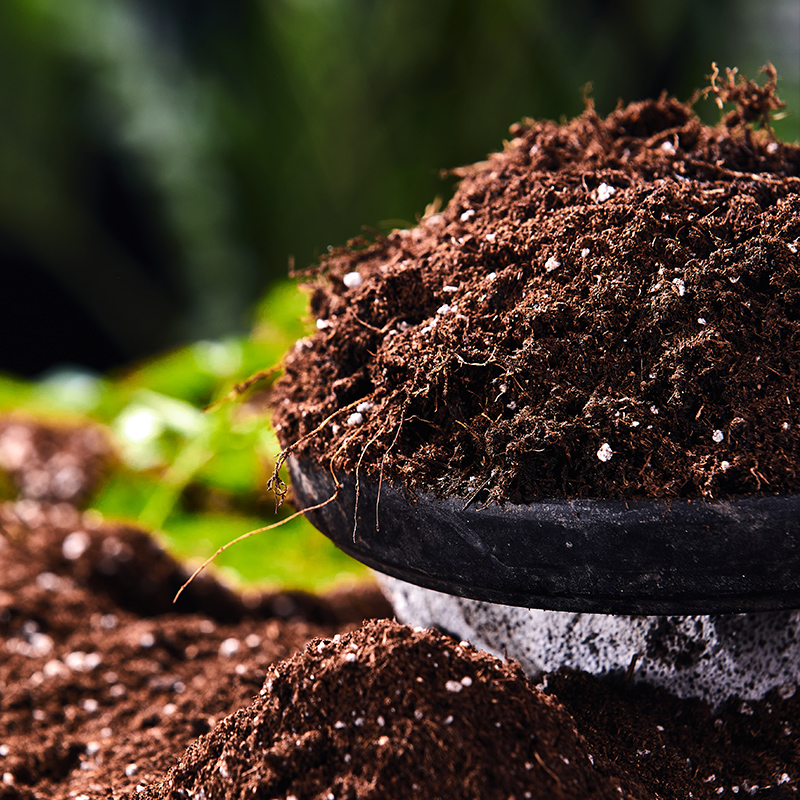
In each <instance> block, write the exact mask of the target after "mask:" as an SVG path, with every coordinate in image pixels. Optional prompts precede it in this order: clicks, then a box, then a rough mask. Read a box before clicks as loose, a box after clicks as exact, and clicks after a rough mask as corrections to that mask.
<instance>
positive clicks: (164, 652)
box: [0, 421, 800, 800]
mask: <svg viewBox="0 0 800 800" xmlns="http://www.w3.org/2000/svg"><path fill="white" fill-rule="evenodd" d="M20 424H21V425H23V426H24V427H25V428H26V430H27V432H28V433H27V434H23V433H21V432H20V431H19V430H14V429H13V426H15V425H20ZM9 430H12V431H13V432H12V433H11V434H9ZM0 431H3V432H4V433H0V456H3V455H4V456H6V457H8V454H9V452H10V451H12V450H14V448H16V447H18V442H19V441H20V440H22V439H26V440H28V441H30V442H32V443H33V445H32V447H33V450H32V451H31V452H30V453H29V459H28V462H27V463H29V464H30V466H31V469H42V464H45V465H46V464H48V463H50V459H52V458H53V457H55V456H57V455H58V453H62V454H66V455H67V456H69V458H68V459H67V460H68V461H69V460H74V465H75V466H76V467H77V468H78V471H79V472H80V474H81V475H83V476H84V480H83V483H81V486H80V487H79V488H80V491H79V492H76V493H75V494H74V495H73V496H74V497H83V498H87V497H89V496H90V494H91V489H90V485H91V484H90V481H91V477H90V476H91V475H93V474H95V473H94V472H93V471H92V470H90V469H88V468H86V467H84V466H82V461H81V458H84V457H86V458H88V459H89V460H90V461H91V458H93V457H92V456H87V455H86V452H85V450H83V449H81V447H79V446H78V445H77V444H76V443H78V442H82V441H84V439H83V437H81V436H79V435H78V434H77V431H75V432H72V433H70V432H67V431H65V430H64V429H50V428H43V427H41V426H37V425H34V424H33V423H28V422H26V423H20V422H19V421H12V422H10V423H2V422H0ZM95 433H96V432H95ZM93 435H94V434H93ZM54 442H59V443H60V445H59V447H58V448H57V447H55V445H54V444H53V443H54ZM80 454H82V455H80ZM62 458H63V456H62ZM56 463H57V464H58V463H61V459H59V460H57V462H56ZM92 463H95V466H97V467H99V468H100V472H102V467H103V463H102V460H101V461H100V462H92ZM46 469H49V468H46ZM18 470H19V472H18V479H19V480H18V485H20V486H26V485H29V483H27V479H26V477H25V475H24V473H25V472H26V467H25V464H24V463H21V464H20V465H19V468H18ZM185 577H186V570H185V569H184V568H183V567H182V566H181V565H179V564H177V563H176V562H175V561H174V560H173V559H172V558H171V557H170V556H168V555H167V554H166V553H164V551H163V550H161V549H160V548H159V547H158V545H157V544H156V543H155V541H154V539H153V538H152V537H151V536H149V535H148V534H147V533H146V532H144V531H142V530H139V529H135V528H132V527H129V526H125V525H120V524H114V523H112V522H106V521H103V520H101V519H100V518H98V517H97V515H94V514H92V513H90V512H85V511H82V510H81V508H80V507H79V506H77V505H75V504H73V503H72V502H64V501H58V502H53V501H52V500H33V499H31V498H30V497H18V498H17V499H16V500H13V501H8V502H5V503H3V504H0V798H2V800H68V798H69V799H70V800H78V799H79V798H80V800H99V799H100V798H104V799H105V800H110V799H111V798H123V797H124V798H130V799H131V800H132V799H133V798H145V799H146V800H178V798H181V799H182V800H186V799H187V798H203V797H205V798H206V800H229V799H232V798H254V797H270V798H272V797H277V798H290V797H292V796H294V797H296V798H298V800H305V799H306V798H326V799H327V798H330V797H334V798H348V797H350V798H354V797H375V798H378V797H381V798H383V797H409V796H414V797H419V798H435V797H465V798H472V797H474V798H478V797H480V798H489V799H490V800H491V799H493V798H502V800H507V798H508V797H515V798H517V799H518V800H521V799H522V798H528V797H530V798H585V797H598V798H631V800H638V799H639V798H642V799H645V798H646V799H647V800H651V799H654V798H656V797H660V798H675V799H676V800H677V798H686V797H695V798H702V799H704V800H710V799H711V798H717V797H718V796H720V795H721V794H722V795H723V796H730V795H732V794H733V795H737V796H742V797H750V796H752V797H763V798H789V797H794V796H796V791H797V787H798V785H800V744H798V742H799V741H800V740H799V739H798V736H797V731H798V730H800V693H795V694H790V693H789V692H781V691H775V692H772V693H771V694H770V695H768V696H767V697H766V698H765V699H764V700H763V701H761V702H758V703H741V702H738V701H736V702H731V703H729V704H728V705H726V706H725V707H723V708H720V709H718V710H717V711H715V712H712V710H711V709H710V708H709V707H708V706H706V705H704V704H703V703H701V702H699V701H684V700H679V699H677V698H675V697H673V696H671V695H669V694H666V693H665V692H662V691H657V690H655V689H652V688H649V687H647V686H634V685H630V684H626V683H625V682H624V680H622V679H620V680H619V681H616V682H615V681H613V680H599V679H597V678H595V677H592V676H588V675H584V674H580V673H567V672H564V673H558V674H551V675H548V676H546V677H545V679H544V680H543V682H542V683H541V684H540V685H539V686H536V685H534V683H533V682H532V681H530V680H529V679H528V678H526V677H525V676H524V675H523V674H522V671H521V670H520V668H519V667H518V666H517V665H516V664H514V663H513V662H512V663H504V662H503V661H501V660H498V659H495V658H493V657H492V656H490V655H488V654H485V653H481V652H479V651H476V650H474V649H473V648H472V647H471V646H470V645H469V644H467V643H465V642H459V641H458V640H456V639H453V638H452V637H449V636H446V635H445V634H443V633H437V632H435V631H431V630H415V629H411V628H409V627H406V626H402V625H399V624H397V623H396V622H393V621H391V620H389V619H386V617H387V616H388V615H390V614H391V612H390V609H389V608H388V606H387V605H386V603H385V601H383V600H382V598H381V597H380V596H379V595H378V594H377V592H376V590H374V589H372V588H370V587H365V588H361V589H352V590H348V591H340V592H338V593H335V594H331V595H327V596H324V597H314V596H311V595H305V594H300V593H274V594H252V595H245V596H242V595H240V594H238V593H236V592H233V591H231V590H230V589H228V588H226V587H224V586H222V585H221V584H220V583H218V582H217V581H216V580H214V579H213V578H211V577H208V576H205V575H201V576H200V577H199V578H198V579H196V580H195V582H193V583H192V584H191V585H190V586H189V587H188V589H187V591H186V592H185V593H184V595H182V597H181V601H180V603H179V604H178V605H177V606H173V605H172V602H171V599H172V596H173V595H174V593H175V591H176V589H177V588H178V587H179V586H180V585H181V583H182V582H183V581H184V580H185ZM368 617H372V618H375V619H373V621H371V622H367V623H364V624H362V620H364V619H365V618H368ZM359 626H360V627H359ZM720 790H721V791H720Z"/></svg>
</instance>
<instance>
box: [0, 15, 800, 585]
mask: <svg viewBox="0 0 800 800" xmlns="http://www.w3.org/2000/svg"><path fill="white" fill-rule="evenodd" d="M712 61H716V62H717V63H718V64H719V65H720V67H725V66H737V67H738V68H739V69H740V71H741V72H742V73H744V74H746V75H748V76H749V77H754V76H755V75H756V73H757V71H758V69H759V68H760V67H761V66H762V65H763V64H764V63H765V62H767V61H771V62H772V63H774V64H775V66H776V67H777V70H778V74H779V84H778V91H779V94H780V96H781V97H782V99H783V100H784V101H785V102H786V103H787V109H786V111H787V113H786V115H785V117H784V118H783V119H780V120H777V121H776V122H775V126H774V127H775V131H776V133H777V135H778V136H779V137H780V138H783V139H786V140H790V141H798V140H800V3H798V2H797V0H760V1H759V2H756V0H707V1H706V2H696V0H672V1H671V2H669V3H665V2H655V1H654V0H491V1H490V0H380V1H379V2H367V0H232V2H226V3H223V2H220V1H219V0H194V1H193V2H190V0H68V1H65V0H0V276H2V283H0V297H2V309H1V311H0V341H2V343H3V346H2V348H0V412H5V411H11V410H16V411H19V410H23V411H24V412H26V413H29V414H30V413H36V414H43V415H45V416H47V417H48V418H51V419H52V418H53V417H56V418H59V419H61V418H65V417H66V418H71V419H75V418H79V419H85V418H87V417H88V418H89V419H92V420H94V421H96V422H99V423H101V424H103V425H105V426H107V427H108V429H109V430H110V431H111V432H112V433H113V436H114V438H115V441H116V445H117V447H118V448H119V451H120V462H119V464H118V466H117V468H116V469H115V470H114V472H113V473H112V475H111V476H110V479H109V481H108V482H107V484H106V485H105V487H104V488H103V489H102V491H101V493H100V495H99V496H98V497H96V498H95V499H94V502H93V507H94V508H95V509H96V510H98V511H100V512H102V513H103V514H105V515H106V516H109V517H122V518H125V519H132V520H136V521H138V522H140V523H141V524H143V525H145V526H146V527H147V528H149V529H154V530H159V531H161V532H162V537H163V540H164V541H165V543H166V544H167V545H168V546H170V547H171V548H172V549H173V550H174V551H175V552H176V553H177V554H178V555H180V556H183V557H189V556H191V557H193V558H195V559H197V558H200V559H202V558H204V557H205V556H207V555H209V554H210V553H211V552H213V550H214V549H215V548H216V547H217V546H218V545H220V544H222V543H223V542H224V541H226V540H227V539H230V538H233V537H234V536H236V535H239V534H241V533H242V532H244V531H246V530H248V529H251V528H253V527H257V526H259V525H263V524H265V522H269V521H271V520H272V519H273V518H272V517H270V516H269V515H268V513H267V512H268V506H269V502H270V501H269V499H268V498H265V497H264V496H263V494H262V487H263V485H264V482H265V479H266V477H267V475H268V473H269V471H270V469H271V465H272V464H273V463H274V458H275V455H276V453H277V450H278V445H277V442H276V441H275V439H274V435H273V434H272V432H271V431H270V430H269V428H268V427H267V426H265V424H264V421H263V418H260V417H254V416H252V415H250V414H249V413H248V411H247V409H243V408H242V407H240V406H235V405H228V406H224V407H222V408H220V409H219V410H217V411H215V412H211V413H207V414H203V413H202V412H201V411H200V409H201V408H202V407H203V406H204V405H205V404H207V403H208V402H210V401H212V400H214V399H217V398H219V397H221V396H223V395H224V394H225V393H226V392H227V391H228V390H229V389H230V387H231V385H232V384H233V383H234V382H235V381H239V380H242V379H243V378H245V377H247V376H248V375H250V374H251V373H252V372H254V371H256V370H258V369H261V368H264V367H267V366H270V365H272V364H275V363H277V362H278V361H279V359H280V357H281V354H282V353H283V352H284V351H285V350H286V349H287V348H288V347H289V345H290V344H291V342H292V341H294V340H295V339H296V338H297V337H299V336H301V335H302V334H303V332H304V331H303V325H302V324H301V322H300V319H301V317H302V316H303V309H304V299H303V297H302V295H301V294H300V293H299V292H298V291H297V290H296V288H294V287H293V286H292V285H291V284H289V283H287V282H286V281H285V279H286V276H287V274H288V265H289V260H290V258H292V259H294V263H295V264H296V266H297V267H298V268H304V267H307V266H309V265H310V264H311V263H313V262H314V260H315V259H316V258H317V257H318V256H319V255H320V254H322V253H324V252H325V249H326V248H327V247H328V246H330V245H338V244H342V243H344V242H345V241H346V240H347V239H349V238H350V237H352V236H354V235H357V234H358V233H360V232H361V230H362V226H366V227H367V228H369V229H373V230H378V231H383V230H387V229H391V228H393V227H399V226H409V225H412V224H414V222H415V220H416V219H417V218H418V216H419V215H421V213H422V212H423V211H424V209H425V206H426V205H427V204H428V203H430V202H431V201H432V200H434V198H435V197H436V196H440V197H442V198H443V199H444V200H445V201H446V200H447V199H448V197H449V195H450V193H451V191H452V187H453V181H452V180H450V179H444V178H442V177H441V176H440V171H441V170H443V169H448V168H453V167H456V166H459V165H462V164H467V163H471V162H473V161H476V160H480V159H482V158H484V156H485V155H486V154H487V153H489V152H491V151H494V150H497V149H499V148H500V147H501V145H502V140H503V138H504V137H505V136H506V135H507V131H508V126H509V125H510V124H511V123H513V122H515V121H518V120H520V119H521V118H523V117H538V118H541V117H548V118H556V119H558V118H561V117H572V116H574V115H576V114H579V113H580V112H581V111H582V109H583V89H584V86H585V85H586V84H587V83H589V82H591V84H592V86H593V89H592V92H591V95H592V97H593V98H594V100H595V103H596V106H597V108H598V111H599V112H600V113H601V114H606V113H608V112H609V111H611V110H612V109H613V108H614V106H615V105H616V103H617V101H618V100H619V99H622V100H624V101H630V100H638V99H643V98H645V97H653V96H657V95H658V94H659V93H660V92H661V91H662V90H667V91H669V92H671V93H672V94H674V95H676V96H677V97H679V98H681V99H688V98H689V97H690V96H691V95H692V92H693V90H694V89H696V88H700V87H702V86H703V85H705V83H706V77H705V76H707V75H708V74H709V72H710V66H711V62H712ZM697 108H698V111H699V112H700V113H701V115H702V116H703V117H704V118H705V119H706V120H707V121H710V122H713V121H716V119H717V118H718V111H717V110H716V108H714V107H713V104H712V103H710V102H707V103H705V104H702V103H701V104H698V106H697ZM3 373H5V376H3ZM267 536H269V539H268V541H269V543H270V545H269V546H266V544H265V543H266V541H267V540H265V539H264V538H262V537H255V538H253V539H250V540H248V542H246V543H245V544H243V545H240V546H239V547H237V548H234V549H232V550H231V551H228V553H226V554H225V556H224V557H223V558H222V559H220V562H219V563H220V564H221V565H222V566H223V568H226V566H225V565H226V564H227V565H228V566H227V568H228V569H230V570H233V572H232V573H231V574H232V576H233V577H234V578H235V579H236V580H237V581H239V582H241V581H245V582H248V581H258V582H262V583H263V582H264V581H267V582H273V583H278V584H282V585H287V584H288V585H292V586H302V587H305V588H313V589H317V588H321V587H324V586H326V585H329V584H330V583H331V582H333V581H336V580H337V579H340V578H343V577H344V578H353V577H356V578H357V577H363V575H364V574H365V573H364V570H363V568H361V567H360V566H359V565H356V564H354V563H353V562H351V561H349V560H348V559H347V558H346V557H345V556H343V555H342V554H341V553H339V552H338V551H336V550H335V549H334V548H333V547H332V546H331V545H329V544H328V543H327V540H325V539H323V537H321V536H319V535H317V534H315V533H314V532H313V531H312V530H311V529H310V528H309V526H308V524H307V523H305V522H304V521H303V520H297V521H296V522H293V523H291V525H287V526H286V528H283V529H281V530H280V531H279V532H276V533H271V534H267Z"/></svg>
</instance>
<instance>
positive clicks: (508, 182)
mask: <svg viewBox="0 0 800 800" xmlns="http://www.w3.org/2000/svg"><path fill="white" fill-rule="evenodd" d="M767 75H768V79H767V81H766V83H765V84H764V85H763V86H759V85H757V84H756V83H755V82H750V81H744V80H737V78H736V77H735V75H734V74H732V73H731V74H729V75H728V78H727V79H726V80H725V81H723V82H722V83H720V82H719V81H718V76H716V75H715V76H714V80H713V83H712V87H711V89H712V90H713V92H715V93H716V95H717V98H718V100H719V104H720V107H722V104H723V101H726V102H734V103H735V104H736V107H735V108H734V110H733V111H731V112H730V113H729V114H728V115H727V116H726V117H724V118H723V119H722V121H721V122H720V124H719V125H717V126H715V127H710V126H707V125H704V124H702V123H701V122H700V121H699V119H698V118H697V116H696V115H695V114H694V112H693V111H692V109H691V107H690V106H688V105H686V104H683V103H680V102H678V101H677V100H675V99H672V98H669V97H666V96H664V97H661V98H660V99H658V100H654V101H646V102H639V103H633V104H631V105H628V106H626V107H620V108H619V109H617V110H616V111H614V112H613V113H612V114H610V115H609V116H608V117H607V118H605V119H601V118H600V117H599V116H598V115H597V114H596V113H595V111H594V109H593V108H592V106H591V105H589V107H588V108H587V110H586V112H585V113H584V114H583V115H582V116H580V117H579V118H577V119H575V120H573V121H571V122H569V123H567V124H564V125H558V124H556V123H553V122H548V121H543V122H542V121H526V122H524V123H522V124H518V125H515V126H513V127H512V128H511V136H512V138H511V140H510V141H508V142H507V143H506V144H505V146H504V149H503V152H501V153H495V154H493V155H490V156H489V157H488V159H487V160H486V161H484V162H482V163H478V164H474V165H473V166H471V167H467V168H464V169H462V170H459V171H457V174H458V175H460V176H461V177H462V178H463V180H462V182H461V183H460V186H459V188H458V190H457V191H456V193H455V196H454V197H453V199H452V200H451V202H450V203H449V204H448V205H447V207H446V208H445V209H444V210H443V211H441V212H440V213H439V212H437V211H436V210H435V209H430V210H429V212H428V213H426V215H425V216H424V218H423V219H422V221H421V222H420V224H419V225H418V226H417V227H415V228H413V229H411V230H396V231H394V232H393V233H391V234H390V235H388V236H386V237H382V238H379V239H378V240H377V241H373V242H367V241H364V240H354V241H352V242H350V243H349V245H348V246H347V247H343V248H338V249H333V250H332V251H331V252H330V253H329V254H328V255H327V256H326V257H325V258H324V259H323V261H322V263H321V264H320V265H319V267H318V269H317V270H316V272H315V275H316V277H315V279H314V280H313V282H312V288H313V291H312V295H311V310H312V313H313V315H314V317H315V318H316V320H317V329H318V330H317V332H316V333H315V335H313V336H311V337H309V338H307V339H305V340H302V341H301V342H298V344H297V345H296V346H295V348H294V349H293V351H292V352H291V353H290V354H289V355H288V356H287V358H286V362H285V369H286V372H285V376H284V377H283V378H282V379H281V380H280V381H279V383H278V384H277V386H276V388H275V391H274V395H273V402H274V408H275V422H276V427H277V429H278V433H279V436H280V439H281V442H282V444H283V445H284V446H286V447H287V448H289V449H290V450H291V451H292V452H293V453H294V455H297V456H299V457H301V458H310V459H312V460H314V461H316V462H317V463H320V464H321V465H323V466H324V467H325V468H327V467H328V466H329V465H330V466H331V468H332V469H333V470H334V471H346V472H349V473H351V474H352V473H353V472H354V471H360V472H361V473H362V474H364V475H367V476H369V477H370V478H371V479H373V480H375V481H377V480H380V479H388V480H392V481H393V482H395V483H397V484H398V485H401V486H404V487H407V488H410V489H413V490H418V491H425V492H435V493H436V494H437V495H439V496H442V495H452V496H457V497H463V498H465V499H467V498H476V499H479V500H482V501H496V502H504V501H510V502H515V503H524V502H531V501H533V500H537V499H543V498H552V497H597V498H610V497H614V498H633V497H665V498H670V497H705V498H724V497H730V496H736V495H742V494H753V493H785V492H794V491H797V490H798V488H800V472H799V471H798V466H797V465H798V463H800V434H799V433H798V431H800V411H799V409H800V395H799V394H798V389H800V253H799V252H798V250H799V249H800V148H799V147H798V146H796V145H790V144H785V143H781V142H779V141H776V140H775V139H774V138H773V137H772V135H771V131H770V129H769V124H768V121H769V113H770V111H771V110H772V109H774V108H776V107H778V106H779V105H780V103H779V101H778V100H777V98H776V97H775V94H774V71H771V70H770V69H767ZM756 123H759V124H760V125H761V129H760V130H755V129H754V128H755V127H757V125H756Z"/></svg>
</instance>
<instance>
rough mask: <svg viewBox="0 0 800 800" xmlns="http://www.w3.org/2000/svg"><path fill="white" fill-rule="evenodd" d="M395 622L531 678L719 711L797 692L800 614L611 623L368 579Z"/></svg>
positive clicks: (392, 580) (600, 618)
mask: <svg viewBox="0 0 800 800" xmlns="http://www.w3.org/2000/svg"><path fill="white" fill-rule="evenodd" d="M377 578H378V581H379V582H380V584H381V587H382V589H383V591H384V593H385V594H386V596H387V598H388V599H389V601H390V602H391V603H392V605H393V606H394V609H395V613H396V615H397V618H398V619H399V620H400V621H401V622H404V623H407V624H410V625H419V626H423V627H436V628H439V629H440V630H444V631H447V632H448V633H450V634H452V635H454V636H456V637H458V638H460V639H467V640H469V641H470V642H471V643H472V644H473V645H474V646H475V647H479V648H481V649H483V650H487V651H488V652H490V653H493V654H495V655H497V656H504V655H507V656H508V657H510V658H514V659H515V660H517V661H519V662H520V663H521V665H522V667H523V669H524V670H525V671H526V672H527V673H528V675H530V676H532V677H538V676H539V675H541V674H542V673H546V672H553V671H555V670H557V669H559V668H560V667H562V666H566V667H572V668H574V669H580V670H584V671H586V672H590V673H593V674H625V673H626V672H627V671H628V670H629V668H630V666H631V664H632V663H633V662H634V659H635V665H634V668H633V672H632V676H631V679H632V680H634V681H646V682H647V683H650V684H653V685H656V686H661V687H663V688H665V689H667V690H668V691H670V692H672V693H673V694H675V695H677V696H679V697H682V698H686V697H699V698H701V699H703V700H706V701H707V702H708V703H710V704H711V705H714V706H716V705H718V704H720V703H721V702H723V701H725V700H726V699H727V698H728V697H730V696H731V695H737V696H738V697H740V698H741V699H743V700H758V699H761V698H762V697H763V696H764V695H765V694H766V693H767V692H769V691H770V690H772V689H778V690H779V691H780V692H781V694H782V695H783V696H789V695H791V694H792V693H794V691H795V690H796V689H797V687H798V685H800V611H769V612H760V613H751V614H715V615H700V616H622V615H620V616H612V615H607V614H579V613H572V612H566V611H541V610H538V609H529V608H520V607H517V606H505V605H497V604H494V603H486V602H482V601H479V600H470V599H468V598H463V597H456V596H453V595H448V594H443V593H441V592H436V591H433V590H431V589H424V588H422V587H419V586H414V585H412V584H409V583H406V582H404V581H400V580H397V579H396V578H390V577H387V576H385V575H380V574H378V575H377Z"/></svg>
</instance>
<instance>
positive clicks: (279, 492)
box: [267, 392, 375, 510]
mask: <svg viewBox="0 0 800 800" xmlns="http://www.w3.org/2000/svg"><path fill="white" fill-rule="evenodd" d="M374 394H375V393H374V392H370V394H368V395H366V396H365V397H362V398H361V399H359V400H354V401H353V402H352V403H350V405H347V406H344V407H343V408H337V409H336V411H334V412H333V413H332V414H329V415H328V416H327V417H325V419H324V420H322V422H320V424H319V425H317V427H316V428H314V430H313V431H309V432H308V433H307V434H305V436H301V437H300V438H299V439H297V441H294V442H292V443H291V444H290V445H289V446H288V447H284V448H283V450H281V452H280V455H279V456H278V458H277V459H276V460H275V469H273V471H272V477H271V478H270V479H269V480H268V481H267V491H270V489H271V490H273V491H274V492H275V503H276V506H275V508H276V510H277V509H278V508H280V506H281V504H282V503H283V499H284V497H286V491H287V489H286V484H285V483H284V482H283V481H282V480H281V479H280V478H279V477H278V472H279V471H280V468H281V467H282V466H283V465H284V463H285V461H286V459H287V458H288V457H289V455H290V454H291V453H292V451H293V450H294V449H295V448H296V447H299V446H300V445H301V444H303V442H306V441H308V440H309V439H310V438H311V437H312V436H316V435H317V434H318V433H319V432H320V431H321V430H322V429H323V428H324V427H325V426H326V425H327V424H328V423H329V422H330V421H331V420H332V419H335V418H336V417H338V416H339V414H342V413H344V412H345V411H350V410H351V409H353V408H355V407H356V406H358V405H359V404H360V403H364V402H366V401H368V400H370V399H371V398H372V397H373V396H374ZM331 463H333V459H331Z"/></svg>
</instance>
